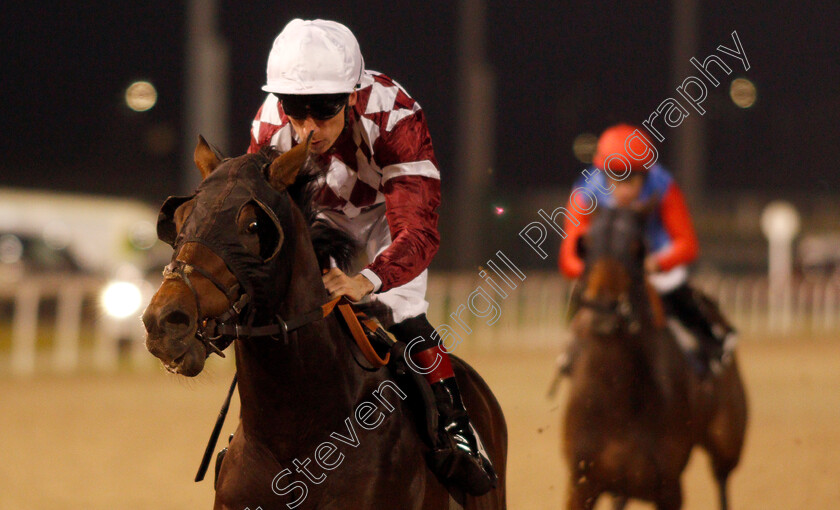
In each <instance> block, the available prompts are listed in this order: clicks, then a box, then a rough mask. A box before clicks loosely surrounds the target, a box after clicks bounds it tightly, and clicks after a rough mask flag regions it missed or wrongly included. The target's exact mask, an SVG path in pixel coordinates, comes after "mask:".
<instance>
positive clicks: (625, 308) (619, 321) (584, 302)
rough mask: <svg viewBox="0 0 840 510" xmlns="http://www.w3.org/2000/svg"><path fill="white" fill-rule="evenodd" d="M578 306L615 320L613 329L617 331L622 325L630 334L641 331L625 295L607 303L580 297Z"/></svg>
mask: <svg viewBox="0 0 840 510" xmlns="http://www.w3.org/2000/svg"><path fill="white" fill-rule="evenodd" d="M578 306H579V307H580V308H588V309H590V310H594V311H596V312H598V313H602V314H604V315H607V316H609V317H612V318H614V319H616V321H615V328H614V329H618V327H619V326H621V325H624V326H625V327H626V328H627V331H628V332H630V333H632V334H635V333H638V332H639V330H640V329H641V324H640V323H639V320H638V318H637V317H636V316H635V314H634V313H633V305H632V304H631V303H630V299H629V298H628V297H627V296H626V295H625V296H622V297H620V298H618V299H613V300H611V301H609V302H604V301H600V300H592V299H587V298H585V297H583V296H581V297H580V298H579V300H578ZM612 332H614V331H612Z"/></svg>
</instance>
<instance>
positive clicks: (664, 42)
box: [0, 0, 840, 509]
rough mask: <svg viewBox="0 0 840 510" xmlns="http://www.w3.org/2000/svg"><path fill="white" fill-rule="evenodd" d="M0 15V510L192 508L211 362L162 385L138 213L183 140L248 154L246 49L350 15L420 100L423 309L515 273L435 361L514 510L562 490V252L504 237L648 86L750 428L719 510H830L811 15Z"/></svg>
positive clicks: (544, 10)
mask: <svg viewBox="0 0 840 510" xmlns="http://www.w3.org/2000/svg"><path fill="white" fill-rule="evenodd" d="M0 11H2V18H1V19H0V23H2V31H0V40H2V48H3V51H2V52H0V60H2V62H3V66H2V69H3V73H2V74H1V75H0V82H2V93H3V94H2V105H3V106H2V109H0V119H1V120H2V126H3V136H2V137H0V154H2V158H0V403H3V404H5V406H4V412H3V413H2V416H0V431H3V432H4V438H5V440H6V442H9V443H12V445H11V446H10V447H8V448H7V449H6V451H5V454H3V455H0V459H4V462H0V509H6V508H9V509H12V508H23V507H26V508H82V507H84V508H150V507H155V508H184V507H201V506H209V504H210V502H211V501H212V486H211V484H208V483H206V482H205V484H203V485H195V484H193V483H192V482H191V479H192V470H193V469H194V466H193V464H197V461H198V460H199V456H200V454H201V451H202V449H203V444H204V441H205V440H206V434H208V433H209V431H210V429H211V427H212V423H211V422H212V420H213V419H214V417H215V414H216V412H217V410H218V405H219V404H220V403H221V400H222V398H223V391H224V390H223V388H224V387H225V386H226V384H227V382H228V381H227V379H228V376H229V375H231V374H232V367H231V365H230V363H227V362H224V363H223V362H218V363H217V364H216V365H214V367H211V368H212V369H211V370H210V373H209V374H205V375H202V376H201V377H200V378H199V379H198V380H196V381H189V382H184V381H182V380H181V379H178V378H174V377H171V376H169V375H165V374H164V373H163V372H162V371H161V370H160V369H159V367H158V364H157V363H156V362H155V360H154V359H153V358H152V356H151V355H149V354H148V353H147V352H146V351H145V348H144V347H143V344H142V339H143V331H142V327H141V325H140V322H139V321H138V320H137V317H138V315H139V314H140V313H141V311H142V308H143V307H144V306H145V303H146V302H147V301H148V299H149V297H150V296H151V293H152V292H154V289H155V288H156V287H157V285H158V284H159V282H160V269H161V268H162V266H163V265H164V264H165V263H166V261H167V260H168V258H169V256H170V249H169V248H168V247H167V246H165V245H163V244H162V243H160V242H158V241H156V236H155V232H154V222H155V220H156V214H157V208H158V207H159V205H160V204H161V203H162V201H163V200H164V199H165V198H166V196H168V195H174V194H183V193H184V192H189V191H191V190H192V188H193V187H194V186H195V184H196V182H197V178H198V176H197V172H196V171H195V169H194V168H193V165H192V152H193V149H194V146H195V141H196V137H197V135H198V134H199V133H202V134H204V135H205V137H207V138H208V140H209V141H211V142H212V143H214V144H216V145H218V146H219V147H220V148H221V149H222V150H223V151H224V152H226V153H227V154H229V155H238V154H241V153H243V152H245V150H246V148H247V146H248V142H249V129H250V123H251V120H252V119H253V117H254V114H255V113H256V110H257V108H258V107H259V106H260V104H261V103H262V100H263V99H264V95H263V92H262V91H261V90H260V87H261V86H262V85H263V83H264V79H265V63H266V59H267V56H268V52H269V50H270V48H271V43H272V41H273V39H274V37H275V36H276V35H277V33H278V32H279V31H280V30H281V29H282V27H283V26H284V25H285V24H286V22H288V21H289V20H290V19H292V18H295V17H302V18H316V17H320V18H326V19H335V20H338V21H341V22H342V23H344V24H346V25H347V26H348V27H350V29H351V30H353V31H354V33H355V34H356V36H357V38H358V40H359V43H360V45H361V48H362V52H363V54H364V57H365V62H366V65H367V67H368V68H370V69H374V70H378V71H382V72H384V73H386V74H388V75H389V76H391V77H393V78H394V79H396V80H397V81H399V82H400V84H401V85H403V86H404V87H405V88H406V89H407V90H408V92H409V93H410V94H411V95H412V96H413V97H414V98H416V99H417V100H418V101H419V102H420V104H421V105H422V107H423V108H424V109H425V111H426V116H427V119H428V122H429V126H430V130H431V133H432V137H433V140H434V145H435V149H436V153H437V157H438V160H439V162H440V165H441V173H442V187H443V205H442V207H441V211H440V212H441V219H440V225H441V232H442V245H441V250H440V253H439V254H438V256H437V257H436V259H435V261H434V263H433V266H432V279H431V281H430V288H429V296H428V298H429V301H430V303H431V311H430V317H431V318H432V322H433V323H435V321H436V320H437V321H441V320H443V318H444V317H447V316H448V314H449V312H450V311H451V310H454V309H455V308H456V307H457V306H458V305H459V304H461V303H463V302H465V300H466V298H467V296H468V295H469V293H470V292H471V291H472V290H473V289H475V287H476V285H477V284H478V283H480V282H481V280H480V279H479V278H478V275H477V273H478V267H479V266H480V265H482V264H484V263H485V262H486V261H487V260H488V259H490V258H491V257H494V256H495V255H494V254H496V252H498V251H502V252H504V254H506V255H507V256H508V257H509V258H510V259H511V260H512V261H514V263H515V264H516V265H517V266H518V267H519V268H521V269H522V270H523V271H524V272H525V274H526V275H527V277H528V278H527V279H526V281H525V282H524V283H523V285H521V287H520V288H519V289H518V290H517V291H516V292H515V293H513V294H512V295H511V296H510V297H509V298H507V299H506V300H505V301H504V302H503V303H502V308H503V311H502V318H501V320H500V321H499V323H497V324H495V325H494V326H490V327H488V326H486V325H484V326H482V324H483V323H480V322H475V321H474V323H473V324H472V325H473V326H474V329H475V334H473V335H471V336H470V337H469V338H468V341H466V342H465V343H464V346H463V347H461V348H460V349H461V351H460V352H459V354H461V355H463V356H464V357H465V358H467V359H468V360H469V361H470V362H472V363H473V364H474V365H475V366H476V367H478V368H479V370H480V371H482V373H483V374H484V375H485V377H486V378H487V380H488V381H489V382H490V383H491V386H492V387H493V388H494V390H495V391H496V392H497V394H498V395H499V398H500V400H501V401H502V403H503V407H504V408H505V410H506V413H507V415H508V420H509V423H510V425H511V431H512V439H511V452H512V454H511V455H512V457H511V469H512V475H511V481H510V486H511V488H510V493H511V508H515V509H518V508H527V509H531V508H559V507H560V501H563V496H564V494H565V492H564V487H565V478H564V475H563V473H564V471H563V469H564V468H563V467H562V464H561V462H560V455H559V440H558V428H559V419H560V414H561V413H560V410H561V409H562V397H561V400H560V401H554V402H551V401H548V400H545V399H544V398H543V394H544V390H545V387H546V385H547V384H548V380H549V378H550V377H551V375H552V370H553V358H554V355H556V354H557V353H558V352H559V348H560V345H561V343H562V341H563V339H564V338H565V335H566V333H565V307H566V304H567V300H568V294H569V282H567V281H564V280H563V279H562V278H561V277H560V276H559V275H558V274H557V270H556V262H557V257H556V253H557V248H558V246H559V242H560V238H559V236H554V237H552V236H549V238H548V239H547V240H546V241H545V243H544V244H543V246H542V248H543V249H544V250H545V251H546V252H547V253H548V254H549V256H548V257H547V258H545V259H542V258H540V257H539V256H537V254H536V253H535V252H534V251H533V250H532V249H531V248H530V247H529V246H528V245H527V244H526V243H525V242H524V241H523V240H522V238H520V236H519V232H520V231H521V230H522V229H523V228H525V226H526V225H528V224H529V223H530V222H532V221H536V220H539V216H538V214H537V212H538V210H540V209H544V210H546V211H549V212H550V211H552V210H553V209H554V208H556V207H559V206H562V205H565V203H566V202H567V200H568V195H569V192H570V189H571V185H572V183H573V182H574V181H575V180H576V179H577V178H578V177H579V176H580V172H581V171H582V170H583V169H584V168H586V167H587V166H588V164H589V163H590V162H591V157H592V152H593V150H594V143H595V140H596V139H597V136H598V135H599V134H600V132H601V131H602V130H603V129H605V128H606V127H608V126H610V125H612V124H615V123H617V122H629V123H633V124H641V123H642V121H644V120H646V119H648V118H649V116H650V115H651V113H652V112H654V111H655V110H656V108H657V107H658V106H659V105H660V103H661V102H662V101H664V100H666V99H667V98H669V97H670V98H674V99H677V100H678V101H681V102H682V104H683V105H685V106H686V108H688V111H689V113H690V115H689V117H688V118H686V119H685V121H684V122H683V123H682V124H681V125H680V126H678V127H674V128H662V134H663V135H664V136H665V138H666V139H665V141H664V142H662V143H661V144H659V150H660V161H661V162H662V163H663V164H664V165H665V166H666V167H667V168H669V169H670V170H672V171H673V173H674V174H675V175H676V177H677V179H678V181H679V182H680V184H681V186H682V187H683V190H684V191H685V192H686V194H687V197H688V199H689V202H690V206H691V209H692V213H693V217H694V221H695V225H696V227H697V229H698V234H699V237H700V245H701V256H700V261H699V263H698V264H697V265H696V268H695V278H694V280H695V282H696V283H697V284H698V285H699V286H701V287H702V288H704V289H705V290H707V291H708V292H709V293H710V294H711V295H712V296H713V297H714V298H715V299H717V300H718V301H719V302H720V304H721V307H722V308H723V310H724V312H725V313H726V314H727V315H728V316H729V317H730V318H731V319H732V320H733V322H734V323H735V324H736V325H737V326H738V327H739V329H740V330H741V333H742V339H743V340H742V346H741V349H742V358H743V364H744V366H745V368H744V371H745V378H746V379H747V389H748V391H750V394H751V396H752V410H753V422H752V424H751V431H750V434H751V435H750V442H749V443H748V449H747V452H746V453H745V459H744V464H743V466H742V468H741V470H740V471H739V472H738V473H737V474H736V475H735V478H734V481H733V498H734V501H735V503H736V507H737V508H828V507H830V506H834V505H835V504H836V503H837V502H839V501H840V489H838V488H837V486H836V484H835V483H834V482H831V480H836V478H837V475H840V462H838V461H837V460H836V459H832V458H831V455H830V453H829V452H832V451H834V452H836V451H837V448H840V433H838V430H840V428H838V425H840V397H837V396H836V395H840V393H839V392H838V391H837V389H838V387H840V370H838V369H840V351H838V348H840V343H839V342H838V341H839V340H840V172H837V170H836V165H837V161H840V143H837V137H838V127H837V125H838V124H837V121H838V118H840V88H838V85H837V84H838V81H840V67H839V66H838V49H837V48H838V47H840V9H838V7H837V3H836V2H833V1H823V2H820V1H815V2H808V3H807V4H802V3H794V2H772V3H767V2H760V1H757V0H756V1H740V2H734V3H733V2H724V1H722V0H707V1H705V2H700V1H699V0H685V1H680V0H671V1H665V0H660V1H653V2H645V3H636V2H624V3H616V2H607V1H593V2H574V3H573V2H550V1H544V0H543V1H532V2H525V3H515V2H500V1H494V0H459V1H456V2H442V1H438V0H429V1H426V2H405V1H396V0H391V1H388V2H384V1H379V0H369V1H367V2H363V3H357V4H339V3H336V2H326V1H317V0H315V1H310V2H306V3H301V4H299V5H290V4H288V3H285V2H276V1H261V0H257V1H252V2H232V1H225V0H216V1H212V0H190V1H187V2H160V1H152V2H142V3H138V2H121V3H120V2H95V1H91V2H77V3H69V4H68V3H67V2H53V1H49V0H46V1H43V2H38V3H10V2H7V3H6V4H4V6H3V7H0ZM733 31H736V32H737V34H738V38H739V40H740V43H741V44H742V46H743V48H744V51H745V53H746V55H747V58H748V59H749V65H750V68H749V69H748V70H747V69H744V66H743V65H742V63H741V62H739V61H738V60H737V59H734V58H732V57H727V56H724V55H723V54H721V53H720V52H717V51H716V48H717V47H718V46H719V45H723V46H726V47H729V48H734V43H733V38H732V32H733ZM713 53H716V54H718V55H721V56H722V57H723V59H724V61H725V62H726V63H727V64H729V65H730V67H731V68H732V73H731V74H729V75H724V74H723V73H722V72H717V73H716V75H717V76H718V78H719V79H720V85H719V86H717V87H712V86H709V87H708V97H707V98H706V100H705V101H704V102H703V104H702V106H703V108H704V109H705V111H706V112H705V114H703V115H700V114H698V113H697V112H696V111H695V110H693V109H691V108H690V107H689V106H688V105H687V103H686V102H685V101H684V100H683V99H682V97H680V96H679V95H678V94H677V92H676V87H677V86H679V85H680V83H682V81H683V80H684V79H685V78H686V77H688V76H689V75H695V76H696V75H698V72H697V70H696V69H694V67H692V66H691V64H690V63H689V61H690V59H691V58H692V57H694V58H697V59H698V60H700V61H703V60H704V59H705V58H706V56H708V55H711V54H713ZM659 122H661V119H660V121H659ZM660 126H661V124H660ZM549 232H551V231H549ZM768 240H774V243H775V244H774V245H775V248H774V250H775V254H774V255H772V256H771V254H770V252H771V250H770V249H769V245H770V244H771V243H769V242H768ZM771 258H773V260H774V261H775V262H773V263H772V264H771V260H770V259H771ZM770 267H773V268H774V269H773V271H772V272H770V273H769V268H770ZM233 421H235V420H233V419H230V420H229V422H228V424H227V428H230V429H231V430H232V427H233V426H234V425H233ZM187 427H189V428H187ZM779 462H781V463H782V464H786V465H777V464H778V463H779ZM704 469H705V466H704V465H702V461H700V463H699V464H698V462H693V463H692V470H690V472H689V476H688V478H687V480H688V488H687V492H688V505H687V506H688V507H689V508H711V506H710V505H711V504H712V503H711V501H713V498H712V496H710V494H711V493H710V489H711V481H710V480H709V478H710V477H709V476H708V474H707V473H706V472H705V471H704ZM788 469H794V471H795V474H793V475H791V473H789V472H786V470H788ZM704 497H705V498H707V499H702V498H704Z"/></svg>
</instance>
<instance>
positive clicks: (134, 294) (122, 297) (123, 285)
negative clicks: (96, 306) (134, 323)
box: [101, 282, 143, 319]
mask: <svg viewBox="0 0 840 510" xmlns="http://www.w3.org/2000/svg"><path fill="white" fill-rule="evenodd" d="M101 300H102V306H104V307H105V311H106V312H107V313H108V315H110V316H111V317H115V318H117V319H122V318H125V317H128V316H129V315H131V314H133V313H135V312H137V310H139V309H140V304H141V301H142V300H143V296H142V294H141V292H140V288H139V287H137V285H134V284H133V283H129V282H112V283H110V284H109V285H108V286H107V287H105V290H104V291H103V292H102V298H101Z"/></svg>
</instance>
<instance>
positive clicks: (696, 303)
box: [662, 284, 736, 373]
mask: <svg viewBox="0 0 840 510" xmlns="http://www.w3.org/2000/svg"><path fill="white" fill-rule="evenodd" d="M662 302H663V304H664V305H665V310H666V312H667V313H668V315H672V316H674V317H676V318H677V319H679V321H680V322H681V323H682V324H683V325H684V326H685V327H686V328H687V329H688V330H690V331H691V332H693V333H694V334H695V336H696V337H697V339H698V341H699V344H700V345H699V347H700V351H701V352H700V354H701V355H702V356H703V358H704V361H706V362H707V363H708V365H709V368H710V369H711V370H712V371H713V372H715V373H717V372H719V371H720V370H721V369H722V367H723V366H724V365H726V364H727V363H728V362H729V360H730V359H731V357H732V351H733V350H734V348H735V343H736V332H735V329H734V328H733V327H732V326H731V325H730V324H729V323H728V322H727V321H726V319H725V318H724V317H723V314H721V312H720V310H719V309H718V307H717V305H716V304H715V303H714V301H712V300H711V299H709V298H708V297H706V296H705V295H704V294H703V293H702V292H700V291H699V290H696V289H692V288H691V287H689V286H688V284H684V285H681V286H680V287H677V288H676V289H674V290H672V291H671V292H669V293H667V294H663V295H662Z"/></svg>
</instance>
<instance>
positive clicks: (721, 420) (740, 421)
mask: <svg viewBox="0 0 840 510" xmlns="http://www.w3.org/2000/svg"><path fill="white" fill-rule="evenodd" d="M643 222H644V214H642V213H641V212H639V211H636V210H631V209H606V210H603V211H599V213H598V216H597V217H596V218H593V222H592V226H591V228H590V230H589V232H588V234H587V237H586V238H585V240H584V246H583V251H584V259H585V261H586V271H585V273H584V275H583V277H582V279H581V296H580V308H579V310H578V312H577V313H576V314H575V316H574V318H573V320H572V323H571V327H572V331H573V334H574V335H575V336H576V341H577V342H578V345H579V351H578V354H577V356H578V357H577V359H576V361H575V364H574V367H573V369H572V373H571V384H570V396H569V399H568V403H567V408H566V413H565V428H564V432H563V434H564V436H563V448H564V454H565V457H566V462H567V464H568V467H569V471H570V474H571V480H570V493H569V499H568V508H569V509H570V510H577V509H590V508H593V507H594V506H595V502H596V501H597V499H598V497H599V496H600V495H601V494H602V493H605V492H607V493H612V494H613V495H614V496H615V499H614V504H615V508H617V509H621V508H624V506H625V504H626V502H627V499H628V498H638V499H644V500H648V501H652V502H655V504H656V506H657V508H658V509H660V510H671V509H677V508H680V507H681V506H682V489H681V486H680V475H681V473H682V471H683V469H684V468H685V466H686V463H687V462H688V459H689V455H690V453H691V450H692V448H693V446H694V445H695V444H699V445H702V446H703V447H704V448H705V449H706V450H707V451H708V452H709V454H710V457H711V461H712V469H713V471H714V475H715V479H716V480H717V484H718V487H719V491H720V506H721V508H722V509H726V508H727V501H726V483H727V479H728V477H729V474H730V472H731V471H732V470H733V469H734V468H735V466H736V465H737V464H738V461H739V458H740V455H741V448H742V446H743V441H744V433H745V428H746V420H747V410H746V398H745V395H744V390H743V387H742V384H741V379H740V376H739V374H738V364H737V362H736V360H734V359H733V361H732V362H731V364H729V365H728V366H727V367H726V368H725V369H724V372H723V373H721V374H720V375H719V376H717V377H711V378H703V379H700V378H698V377H697V376H695V374H694V373H693V372H692V371H691V370H690V369H689V368H688V364H687V361H686V358H685V356H684V354H683V353H682V352H681V351H680V350H679V348H678V346H677V344H676V342H675V341H674V339H673V338H672V337H671V335H670V333H669V331H668V330H667V328H666V327H665V317H664V314H663V309H662V303H661V301H660V300H659V296H658V295H657V294H656V293H655V291H654V290H653V288H652V287H650V285H649V284H648V283H647V282H646V281H645V275H644V269H643V261H644V256H645V247H644V241H643V239H644V238H643Z"/></svg>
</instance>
